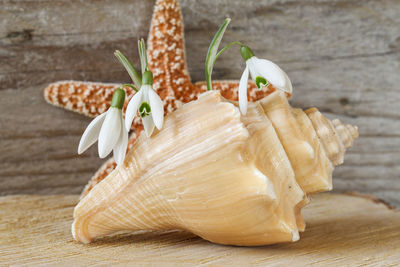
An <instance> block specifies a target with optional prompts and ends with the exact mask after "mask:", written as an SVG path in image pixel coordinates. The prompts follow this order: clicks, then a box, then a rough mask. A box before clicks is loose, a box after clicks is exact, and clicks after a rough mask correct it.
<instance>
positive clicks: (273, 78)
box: [255, 59, 290, 91]
mask: <svg viewBox="0 0 400 267" xmlns="http://www.w3.org/2000/svg"><path fill="white" fill-rule="evenodd" d="M255 67H256V70H257V72H259V73H260V75H261V76H262V77H264V78H265V79H266V80H267V81H268V82H270V83H271V84H272V85H273V86H275V87H277V88H279V89H281V90H284V91H289V87H290V85H289V84H290V83H289V84H288V82H287V80H288V79H289V78H287V75H286V73H285V72H284V71H283V70H282V69H281V68H280V67H279V66H278V65H276V64H275V63H273V62H272V61H269V60H266V59H257V60H256V61H255ZM289 82H290V81H289Z"/></svg>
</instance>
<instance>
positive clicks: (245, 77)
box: [239, 65, 249, 115]
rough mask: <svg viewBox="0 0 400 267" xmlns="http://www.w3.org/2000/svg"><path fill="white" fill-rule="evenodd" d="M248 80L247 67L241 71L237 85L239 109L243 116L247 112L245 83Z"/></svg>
mask: <svg viewBox="0 0 400 267" xmlns="http://www.w3.org/2000/svg"><path fill="white" fill-rule="evenodd" d="M248 79H249V67H248V66H247V65H246V68H245V69H244V71H243V74H242V77H241V78H240V83H239V108H240V111H241V112H242V114H243V115H246V112H247V81H248Z"/></svg>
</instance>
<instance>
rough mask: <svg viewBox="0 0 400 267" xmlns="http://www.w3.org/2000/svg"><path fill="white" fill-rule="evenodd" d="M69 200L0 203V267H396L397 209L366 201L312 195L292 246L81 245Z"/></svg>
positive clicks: (108, 241) (159, 237) (153, 238)
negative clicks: (301, 229)
mask: <svg viewBox="0 0 400 267" xmlns="http://www.w3.org/2000/svg"><path fill="white" fill-rule="evenodd" d="M77 200H78V196H77V195H58V196H7V197H2V198H0V214H1V216H0V229H1V231H0V264H1V265H18V266H24V265H31V266H38V265H40V266H42V265H49V266H55V265H56V266H92V265H102V266H110V265H112V266H114V265H116V264H121V265H135V266H138V265H139V266H143V265H149V264H151V265H152V266H165V265H168V266H176V265H185V266H188V265H189V266H191V265H196V266H198V265H203V264H204V265H213V266H249V265H255V266H314V265H319V266H361V265H362V266H398V265H400V257H399V255H400V212H399V211H395V210H390V209H388V208H387V207H386V206H385V205H383V204H381V203H374V202H373V201H371V199H368V198H361V197H354V196H346V195H336V194H321V195H317V196H316V197H315V199H314V200H313V202H312V203H311V204H310V205H309V206H308V207H306V208H305V209H304V212H303V213H304V216H305V219H306V222H307V228H306V231H305V232H304V233H302V234H301V239H300V240H299V241H298V242H296V243H286V244H278V245H271V246H264V247H248V248H246V247H233V246H222V245H216V244H213V243H210V242H208V241H205V240H202V239H201V238H199V237H196V236H194V235H192V234H190V233H186V232H178V231H169V232H136V233H131V234H128V233H127V234H120V235H117V236H114V237H108V238H103V239H102V240H99V241H97V242H94V243H92V244H89V245H84V244H80V243H77V242H75V241H74V240H73V239H72V236H71V231H70V225H71V223H72V210H73V207H74V205H75V204H76V203H77Z"/></svg>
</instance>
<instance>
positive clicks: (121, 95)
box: [111, 89, 125, 109]
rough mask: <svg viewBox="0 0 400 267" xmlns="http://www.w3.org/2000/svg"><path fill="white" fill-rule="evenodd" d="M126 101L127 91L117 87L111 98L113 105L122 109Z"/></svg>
mask: <svg viewBox="0 0 400 267" xmlns="http://www.w3.org/2000/svg"><path fill="white" fill-rule="evenodd" d="M124 102H125V91H124V90H122V89H117V90H115V92H114V95H113V98H112V100H111V107H113V108H118V109H122V107H123V106H124Z"/></svg>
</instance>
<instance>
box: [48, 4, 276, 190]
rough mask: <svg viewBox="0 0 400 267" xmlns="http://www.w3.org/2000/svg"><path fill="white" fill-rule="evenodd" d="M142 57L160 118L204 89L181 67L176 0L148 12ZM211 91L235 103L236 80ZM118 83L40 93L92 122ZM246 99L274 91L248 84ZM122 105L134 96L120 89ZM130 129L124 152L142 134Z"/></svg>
mask: <svg viewBox="0 0 400 267" xmlns="http://www.w3.org/2000/svg"><path fill="white" fill-rule="evenodd" d="M147 47H148V49H147V56H148V64H149V68H150V70H151V71H152V72H153V74H154V77H153V81H154V82H153V88H154V90H156V91H157V93H158V95H159V96H160V97H161V99H162V100H163V102H164V111H165V114H168V113H170V112H172V111H174V110H175V109H177V108H179V107H180V106H181V105H182V104H183V103H187V102H190V101H192V100H195V99H197V96H198V95H199V94H201V93H203V92H205V91H206V90H207V85H206V82H205V81H201V82H196V83H192V82H191V79H190V75H189V72H188V68H187V64H186V53H185V40H184V32H183V18H182V14H181V9H180V6H179V3H178V1H177V0H157V2H156V4H155V8H154V12H153V18H152V22H151V27H150V33H149V36H148V39H147ZM212 85H213V89H214V90H220V91H221V94H222V95H223V96H224V97H225V98H227V99H230V100H237V99H238V90H237V89H238V86H239V83H238V82H237V81H227V80H222V81H214V82H213V83H212ZM120 86H121V84H113V83H99V82H95V83H94V82H81V81H60V82H56V83H52V84H50V85H49V86H48V87H47V88H46V89H45V91H44V96H45V99H46V101H47V102H49V103H50V104H53V105H55V106H59V107H63V108H65V109H68V110H71V111H74V112H77V113H80V114H83V115H86V116H88V117H95V116H97V115H100V114H101V113H103V112H105V111H106V110H107V109H108V108H109V105H110V101H111V98H112V95H113V93H114V91H115V90H116V89H118V88H119V87H120ZM248 86H249V89H248V93H247V94H248V99H249V101H256V100H258V99H261V98H263V97H264V96H266V95H268V94H270V93H271V92H273V91H275V90H276V89H275V88H274V87H273V86H271V85H270V86H268V87H266V88H263V89H261V90H260V89H257V87H256V85H255V84H254V83H253V82H249V83H248ZM124 89H125V90H126V96H127V97H126V100H125V106H124V109H123V110H124V111H125V108H126V105H127V103H128V102H129V100H130V98H131V97H132V96H133V95H134V94H135V92H134V91H133V90H132V89H131V88H129V87H125V88H124ZM132 129H133V130H134V131H133V132H132V134H131V135H130V138H129V145H128V150H129V149H130V148H131V147H132V145H133V143H134V142H135V140H136V138H137V137H138V136H139V134H140V132H141V131H142V130H143V125H142V124H141V120H140V118H139V117H138V116H137V117H136V118H135V119H134V121H133V124H132ZM115 167H116V163H115V162H114V160H113V159H112V158H111V159H109V160H108V161H106V162H105V163H104V164H103V165H102V166H101V167H100V169H99V170H98V171H97V172H96V173H95V174H94V176H93V177H92V179H91V181H90V182H89V184H88V185H87V186H86V188H85V189H84V191H83V193H82V196H85V195H86V194H87V193H88V192H89V191H90V190H91V188H93V186H94V185H96V184H97V183H98V182H100V181H101V180H103V179H104V178H105V177H106V176H107V175H108V174H109V173H110V172H111V171H112V170H113V169H115Z"/></svg>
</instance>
